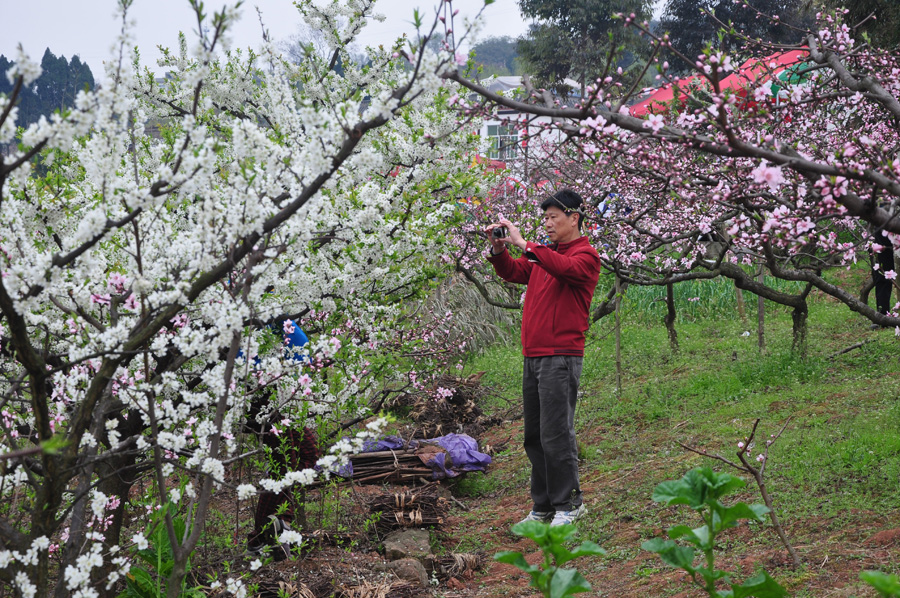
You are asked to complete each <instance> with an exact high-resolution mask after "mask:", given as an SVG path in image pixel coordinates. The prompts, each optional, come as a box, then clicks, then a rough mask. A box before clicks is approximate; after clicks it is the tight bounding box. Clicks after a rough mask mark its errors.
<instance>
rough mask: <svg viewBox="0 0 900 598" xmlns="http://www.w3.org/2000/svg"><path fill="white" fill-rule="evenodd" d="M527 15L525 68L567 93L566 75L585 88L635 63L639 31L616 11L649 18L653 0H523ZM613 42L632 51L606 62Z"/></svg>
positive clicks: (520, 45) (521, 6) (522, 51)
mask: <svg viewBox="0 0 900 598" xmlns="http://www.w3.org/2000/svg"><path fill="white" fill-rule="evenodd" d="M519 9H520V10H521V11H522V15H523V16H524V17H526V18H529V19H532V20H533V23H532V24H531V26H530V27H529V30H528V33H527V34H526V35H524V36H523V37H520V38H519V43H518V51H519V56H520V57H521V59H522V61H523V63H524V66H525V69H526V70H527V71H528V72H529V73H531V74H533V75H534V76H535V78H536V79H537V81H538V83H539V84H540V85H542V86H546V87H552V88H554V89H556V90H557V92H560V93H562V94H565V93H567V91H568V90H567V86H566V85H564V83H563V80H564V79H566V78H567V77H569V78H572V79H574V80H576V81H578V83H579V84H580V86H581V87H585V85H586V84H589V83H591V82H592V81H593V79H595V78H596V77H597V76H598V75H599V74H600V73H603V72H604V71H606V70H607V69H608V67H610V66H612V67H613V69H612V70H615V69H616V68H617V67H619V66H627V64H628V63H630V62H633V61H634V59H633V53H634V51H635V49H636V48H642V47H645V45H646V44H640V43H637V39H638V38H637V36H636V35H634V33H633V32H632V31H631V30H630V29H626V28H625V27H623V26H622V22H621V21H619V20H616V18H615V17H614V15H615V14H616V13H624V14H626V15H628V14H631V13H634V14H635V15H637V18H638V19H639V20H643V19H646V18H649V15H650V2H649V1H648V0H519ZM611 44H612V45H614V46H620V45H623V44H624V45H625V46H626V48H629V49H631V50H632V52H628V53H626V54H625V55H619V63H618V64H614V65H609V64H607V60H606V58H607V56H608V55H609V51H610V47H611Z"/></svg>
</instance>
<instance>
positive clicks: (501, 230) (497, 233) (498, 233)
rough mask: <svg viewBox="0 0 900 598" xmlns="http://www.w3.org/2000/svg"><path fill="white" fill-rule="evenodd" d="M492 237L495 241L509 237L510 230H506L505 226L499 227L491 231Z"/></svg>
mask: <svg viewBox="0 0 900 598" xmlns="http://www.w3.org/2000/svg"><path fill="white" fill-rule="evenodd" d="M491 235H492V236H493V237H494V238H495V239H502V238H504V237H508V236H509V229H508V228H506V227H505V226H498V227H497V228H495V229H494V230H492V231H491Z"/></svg>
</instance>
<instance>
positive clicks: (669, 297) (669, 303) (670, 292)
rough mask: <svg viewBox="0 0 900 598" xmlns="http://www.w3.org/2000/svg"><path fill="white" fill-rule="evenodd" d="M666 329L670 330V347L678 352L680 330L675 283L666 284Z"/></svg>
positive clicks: (673, 351) (674, 351)
mask: <svg viewBox="0 0 900 598" xmlns="http://www.w3.org/2000/svg"><path fill="white" fill-rule="evenodd" d="M665 323H666V330H667V331H668V332H669V347H670V348H671V349H672V353H678V332H677V331H676V330H675V285H674V284H672V283H671V282H670V283H669V284H667V285H666V319H665Z"/></svg>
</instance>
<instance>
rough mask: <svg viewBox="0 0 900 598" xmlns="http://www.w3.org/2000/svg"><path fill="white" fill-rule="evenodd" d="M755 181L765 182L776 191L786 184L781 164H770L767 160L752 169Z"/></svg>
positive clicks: (751, 172)
mask: <svg viewBox="0 0 900 598" xmlns="http://www.w3.org/2000/svg"><path fill="white" fill-rule="evenodd" d="M750 174H751V175H753V180H754V182H757V183H765V184H767V185H768V186H769V189H770V190H771V191H772V192H773V193H774V192H775V191H777V190H778V188H779V187H781V185H783V184H784V174H783V173H782V172H781V167H780V166H769V165H768V164H766V163H765V162H763V163H762V164H760V165H759V166H757V167H756V168H754V169H753V170H751V171H750Z"/></svg>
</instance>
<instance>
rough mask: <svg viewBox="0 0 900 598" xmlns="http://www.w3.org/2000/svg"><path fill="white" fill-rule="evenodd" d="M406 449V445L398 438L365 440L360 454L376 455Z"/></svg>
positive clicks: (386, 437) (388, 437)
mask: <svg viewBox="0 0 900 598" xmlns="http://www.w3.org/2000/svg"><path fill="white" fill-rule="evenodd" d="M405 447H406V443H405V442H403V439H402V438H400V437H399V436H385V437H384V438H379V439H378V440H366V441H365V442H364V443H363V447H362V450H361V451H359V452H361V453H378V452H381V451H396V450H400V449H402V448H405Z"/></svg>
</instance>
